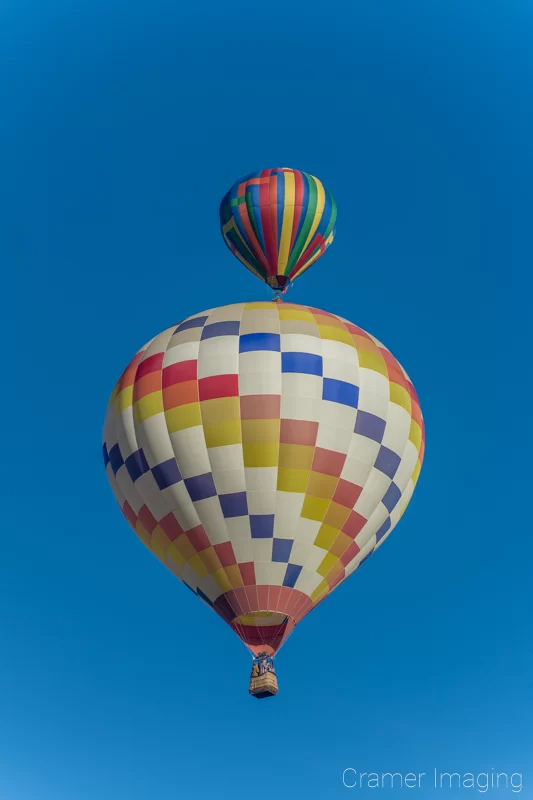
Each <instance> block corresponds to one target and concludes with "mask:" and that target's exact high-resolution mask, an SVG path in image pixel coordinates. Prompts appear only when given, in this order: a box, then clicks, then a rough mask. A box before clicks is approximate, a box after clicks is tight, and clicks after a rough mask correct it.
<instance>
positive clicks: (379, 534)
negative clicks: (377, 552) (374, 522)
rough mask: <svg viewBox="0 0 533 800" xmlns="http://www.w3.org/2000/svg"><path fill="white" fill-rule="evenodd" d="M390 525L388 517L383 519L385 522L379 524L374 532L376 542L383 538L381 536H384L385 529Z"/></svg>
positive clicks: (388, 528) (387, 529)
mask: <svg viewBox="0 0 533 800" xmlns="http://www.w3.org/2000/svg"><path fill="white" fill-rule="evenodd" d="M390 526H391V521H390V517H387V519H386V520H385V522H384V523H383V525H382V526H381V528H380V529H379V531H378V532H377V533H376V544H377V543H378V542H379V540H380V539H383V537H384V536H385V534H386V533H387V531H389V530H390ZM372 552H374V551H372ZM367 558H368V556H367ZM364 560H366V559H364ZM361 563H363V562H361Z"/></svg>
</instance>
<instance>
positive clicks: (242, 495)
mask: <svg viewBox="0 0 533 800" xmlns="http://www.w3.org/2000/svg"><path fill="white" fill-rule="evenodd" d="M218 499H219V500H220V505H221V507H222V513H223V514H224V517H225V518H226V519H229V518H230V517H245V516H247V514H248V502H247V500H246V492H233V493H232V494H220V495H219V496H218Z"/></svg>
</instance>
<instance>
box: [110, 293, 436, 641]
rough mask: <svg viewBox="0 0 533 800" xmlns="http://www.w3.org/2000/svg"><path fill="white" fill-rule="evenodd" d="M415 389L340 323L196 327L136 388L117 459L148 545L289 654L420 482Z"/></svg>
mask: <svg viewBox="0 0 533 800" xmlns="http://www.w3.org/2000/svg"><path fill="white" fill-rule="evenodd" d="M423 449H424V427H423V421H422V415H421V411H420V405H419V402H418V399H417V396H416V392H415V390H414V388H413V385H412V383H411V381H410V380H409V378H408V377H407V375H406V373H405V372H404V370H403V369H402V367H400V365H399V364H398V362H397V361H396V360H395V359H394V357H393V356H392V355H391V353H390V352H389V351H388V350H387V349H386V348H385V347H384V346H383V345H382V344H380V342H378V341H377V340H376V339H375V338H374V337H373V336H371V335H369V334H368V333H365V331H363V330H362V329H361V328H359V327H357V326H356V325H353V324H351V323H349V322H347V321H346V320H343V319H341V318H340V317H337V316H335V315H334V314H328V313H326V312H324V311H320V310H318V309H314V308H308V307H305V306H298V305H293V304H286V303H241V304H237V305H229V306H224V307H222V308H215V309H211V310H210V311H206V312H203V313H200V314H196V315H194V316H192V317H189V318H188V319H186V320H184V321H183V322H181V323H180V324H178V325H173V326H172V327H170V328H168V329H167V330H166V331H163V333H161V334H160V335H159V336H156V337H155V339H153V340H152V341H151V342H150V343H149V344H148V345H146V346H145V347H143V348H142V349H141V350H140V351H139V352H138V353H137V355H136V356H135V357H134V358H133V360H132V361H131V362H130V364H129V365H128V367H127V368H126V370H125V371H124V372H123V374H122V375H121V377H120V379H119V381H118V383H117V385H116V387H115V389H114V391H113V393H112V396H111V400H110V403H109V407H108V411H107V417H106V422H105V426H104V445H103V452H104V461H105V465H106V470H107V475H108V478H109V481H110V483H111V486H112V488H113V491H114V493H115V496H116V499H117V501H118V503H119V505H120V508H121V509H122V512H123V514H124V516H125V517H126V519H127V520H128V522H129V523H130V525H131V526H132V528H133V529H134V531H135V532H136V534H137V536H138V537H139V538H140V539H141V540H142V541H143V542H144V544H145V545H146V546H147V547H148V548H150V550H151V551H152V552H153V553H154V554H155V555H156V556H157V557H158V558H159V559H160V560H161V561H162V562H163V563H164V564H165V565H166V566H167V567H168V569H170V570H171V571H172V572H173V573H174V574H175V575H176V576H177V577H178V578H180V579H181V580H182V581H183V582H184V583H185V584H186V585H187V586H188V587H189V588H190V589H191V590H192V591H193V592H195V593H196V594H197V595H198V597H200V598H201V599H202V600H203V601H204V602H205V603H207V604H208V605H209V606H211V607H212V608H213V609H214V610H215V611H216V612H217V614H219V615H220V616H221V617H222V618H223V619H224V620H225V621H226V622H227V623H228V624H229V625H230V626H231V627H232V628H233V630H234V631H235V632H236V633H237V634H238V635H239V636H240V637H241V639H242V640H243V642H244V643H245V644H246V645H247V647H248V648H249V649H250V650H251V651H252V652H253V653H259V652H268V653H270V654H273V653H275V652H276V651H277V650H278V649H279V647H280V646H281V644H282V643H283V642H284V640H285V639H286V638H287V636H288V634H289V633H290V632H291V630H292V629H293V627H294V625H296V624H297V623H298V622H299V621H300V620H301V619H302V618H303V617H304V616H305V615H306V614H307V613H308V612H309V611H311V610H312V609H313V608H314V607H315V606H316V605H317V604H318V603H319V602H321V601H322V600H323V599H324V598H325V597H326V596H327V595H328V594H329V593H330V592H331V591H332V590H333V589H335V587H336V586H338V585H339V583H341V582H342V581H343V580H344V579H345V578H346V577H348V576H349V575H350V574H351V573H352V572H354V571H355V570H357V569H358V567H359V566H360V565H361V564H362V563H363V561H365V559H366V558H368V556H369V555H370V554H371V553H373V552H374V550H376V549H377V548H378V547H380V546H381V544H383V542H384V541H385V539H386V538H387V536H388V535H389V533H390V532H391V531H392V529H393V528H394V526H395V525H396V523H397V522H398V520H399V519H400V517H401V515H402V513H403V511H404V510H405V507H406V506H407V503H408V502H409V499H410V497H411V494H412V492H413V489H414V486H415V484H416V481H417V478H418V474H419V471H420V467H421V463H422V458H423Z"/></svg>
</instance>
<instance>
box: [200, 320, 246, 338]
mask: <svg viewBox="0 0 533 800" xmlns="http://www.w3.org/2000/svg"><path fill="white" fill-rule="evenodd" d="M240 327H241V323H240V322H239V321H238V320H235V321H230V322H212V323H211V325H206V326H205V328H204V329H203V331H202V341H203V340H204V339H213V338H214V337H215V336H238V335H239V330H240Z"/></svg>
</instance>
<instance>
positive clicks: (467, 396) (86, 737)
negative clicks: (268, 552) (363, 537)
mask: <svg viewBox="0 0 533 800" xmlns="http://www.w3.org/2000/svg"><path fill="white" fill-rule="evenodd" d="M532 25H533V10H532V7H531V4H530V3H528V2H525V1H524V2H520V0H508V1H507V2H506V3H505V4H504V3H502V2H496V0H470V2H464V1H463V0H433V2H430V0H427V1H426V2H424V1H423V0H405V2H398V0H372V2H363V1H362V0H361V1H360V2H359V1H357V2H354V0H344V1H343V2H340V1H339V0H333V2H328V3H323V4H318V3H316V4H315V3H313V2H307V0H290V1H289V2H287V0H283V2H282V0H272V2H268V3H266V4H265V3H260V4H256V3H253V2H243V0H236V1H235V2H232V3H226V2H217V1H216V0H207V2H205V3H203V4H194V3H191V4H187V7H185V4H184V3H180V2H176V1H175V0H172V1H171V0H151V2H150V3H148V2H146V3H140V2H131V1H130V0H129V1H128V2H126V0H92V2H83V1H82V2H75V3H72V2H70V0H68V2H67V0H61V1H60V0H50V2H42V0H39V2H36V1H34V2H29V1H28V0H4V2H3V3H2V4H1V9H0V70H1V73H2V82H1V87H0V101H1V112H2V123H1V127H0V159H1V162H2V167H1V186H2V189H1V191H0V212H1V216H0V219H1V223H0V225H1V237H0V240H1V243H0V253H1V257H2V266H3V274H4V302H3V311H2V326H3V327H4V342H3V350H4V370H3V375H2V379H3V383H4V388H3V397H4V399H5V400H6V405H5V410H4V412H3V414H2V428H3V430H2V450H3V454H4V456H3V459H2V468H3V477H2V487H3V490H4V499H3V502H2V512H3V513H2V517H3V525H2V536H1V551H2V552H1V559H0V601H1V608H2V613H1V615H0V637H1V643H2V658H1V662H0V708H1V710H0V796H1V797H2V798H6V800H48V798H50V800H95V799H96V800H122V799H123V798H124V800H175V799H177V798H179V799H181V798H185V800H188V798H194V800H204V798H205V800H208V799H209V800H210V798H221V799H222V800H225V798H231V800H241V798H242V799H244V798H248V797H250V796H254V797H256V796H261V797H262V796H263V795H265V796H268V797H276V798H281V799H282V800H288V798H303V799H304V800H318V799H319V798H320V799H322V798H327V799H328V800H329V798H332V799H333V800H334V798H337V797H338V798H341V797H357V796H359V795H361V794H365V795H367V794H368V795H372V796H373V795H375V794H376V790H374V791H373V792H372V790H371V789H367V790H365V789H363V790H350V791H349V790H347V789H345V788H343V786H342V782H341V773H342V771H343V769H345V768H347V767H354V768H355V769H357V770H362V771H373V770H377V771H389V770H397V771H401V772H404V773H405V772H409V771H410V770H421V771H430V770H431V769H433V767H437V768H438V769H440V770H459V771H462V772H464V771H475V772H479V771H483V770H490V769H491V768H492V767H493V768H495V769H499V770H508V771H511V772H512V771H522V772H524V773H525V777H524V784H525V788H524V791H523V792H522V796H524V797H530V798H531V797H533V788H532V785H533V756H532V753H533V736H532V725H531V722H532V711H533V693H532V686H531V683H532V682H531V674H533V653H532V644H531V643H532V638H533V637H532V624H531V618H532V611H533V608H532V605H533V601H532V590H531V569H532V568H531V565H532V560H533V539H532V525H531V512H530V508H529V504H530V500H528V499H527V498H528V497H529V498H531V496H532V493H531V483H530V480H531V464H532V461H531V452H532V441H531V327H530V323H529V322H528V316H530V314H531V289H532V281H531V277H530V270H531V257H532V255H531V250H532V238H531V209H532V191H531V186H532V184H533V156H532V149H531V142H532V141H533V113H532V110H531V109H532V106H531V97H532V94H531V92H532V86H533V51H532V49H531V30H532ZM269 166H291V167H296V168H300V169H304V170H306V171H309V172H311V173H313V174H316V175H317V176H319V177H320V178H321V180H322V181H323V182H324V183H325V184H326V185H327V186H328V188H329V189H330V190H331V192H332V193H333V194H334V195H335V197H336V199H337V202H338V207H339V220H338V226H337V239H336V241H335V243H334V245H333V246H332V248H331V249H330V250H329V252H328V254H327V255H326V257H325V258H324V259H323V260H322V261H321V262H320V263H319V265H317V266H315V267H314V268H313V269H312V270H310V271H309V272H308V273H307V275H306V276H305V277H303V278H302V279H301V280H300V281H299V282H298V283H297V284H296V285H295V287H294V288H293V289H292V291H291V299H292V300H293V301H294V302H300V303H303V304H309V305H314V306H319V307H322V308H324V309H326V310H329V311H333V312H335V313H338V314H340V315H341V316H343V317H347V318H349V319H350V320H352V321H353V322H355V323H357V324H358V325H361V326H362V327H363V328H365V329H367V330H369V331H370V332H371V333H373V334H374V335H375V336H377V337H378V338H379V339H380V340H381V341H383V342H384V343H385V344H386V345H387V346H388V347H389V348H390V349H391V350H392V351H393V353H394V354H395V355H396V356H397V358H398V359H399V360H400V361H401V363H402V364H403V365H404V367H405V368H406V369H407V371H408V372H409V374H410V376H411V378H412V379H413V381H414V383H415V386H416V387H417V390H418V393H419V396H420V399H421V403H422V408H423V411H424V414H425V419H426V426H427V451H426V461H425V464H424V468H423V470H422V475H421V479H420V481H419V484H418V487H417V489H416V492H415V497H414V500H413V502H412V504H411V506H410V507H409V509H408V512H407V513H406V515H405V516H404V518H403V519H402V521H401V523H400V524H399V526H398V528H397V529H396V531H395V532H394V534H393V535H392V536H391V537H390V539H389V540H388V541H387V543H386V546H384V547H383V548H382V549H380V550H379V552H378V553H377V554H376V555H375V556H374V558H372V559H370V561H369V562H368V563H367V564H365V566H364V567H363V569H362V570H361V571H360V572H358V573H357V574H356V575H354V576H353V577H352V579H350V580H348V581H347V582H346V583H345V584H344V585H343V586H342V587H341V588H340V589H339V590H338V591H336V592H335V593H334V595H332V596H331V597H330V598H329V599H328V600H327V601H326V602H325V603H323V604H322V605H321V606H320V607H319V609H317V611H316V612H314V613H313V614H312V615H311V617H310V618H309V619H307V620H305V621H304V622H303V624H302V625H300V626H299V628H298V629H297V631H296V632H295V633H294V635H293V636H292V637H291V639H290V641H289V643H288V644H287V645H286V647H285V648H284V649H283V651H282V653H281V655H280V656H279V658H278V660H277V666H278V673H279V680H280V694H279V696H278V697H277V698H276V699H274V700H271V701H264V702H260V703H258V702H257V701H255V700H253V699H251V698H250V697H249V696H248V694H247V684H248V674H249V666H250V662H249V657H248V655H247V653H246V651H245V649H244V648H243V646H242V644H241V643H240V642H239V641H238V640H237V638H236V637H235V636H233V635H232V634H231V632H230V631H229V629H227V628H226V626H225V625H224V623H222V622H221V620H220V619H219V618H218V617H216V616H215V615H214V614H212V613H211V612H210V611H209V610H208V609H207V608H206V607H204V606H203V605H202V604H201V603H200V602H199V601H198V600H197V599H195V598H194V596H193V595H192V594H191V593H190V592H188V591H187V590H186V589H185V588H184V587H183V586H182V585H180V584H179V582H178V581H176V579H175V578H174V577H173V576H172V575H171V574H170V573H169V572H167V571H165V570H164V568H163V567H162V566H161V565H160V564H159V563H158V562H157V561H156V560H155V559H154V558H153V557H151V556H150V554H149V553H148V552H147V551H146V550H145V549H144V547H143V546H142V545H141V543H140V542H138V541H137V540H136V538H135V536H134V535H133V534H132V532H131V531H130V529H129V528H128V526H127V524H126V523H125V521H124V520H123V518H122V515H121V514H120V511H119V509H118V508H117V507H116V504H115V501H114V498H113V497H112V494H111V492H110V490H109V487H108V485H107V481H106V478H105V474H104V470H103V466H102V460H101V450H100V443H101V439H100V436H101V426H102V423H103V418H104V411H105V406H106V403H107V398H108V394H109V392H110V391H111V389H112V387H113V385H114V382H115V380H116V378H117V376H118V375H119V373H120V371H121V370H122V368H123V366H124V365H125V364H126V362H127V361H128V360H129V358H130V357H131V356H132V354H133V353H134V352H135V351H136V349H137V348H138V347H140V346H141V345H142V344H143V343H144V342H145V341H147V340H148V339H150V338H151V337H152V336H154V335H155V334H156V333H158V332H159V331H160V330H162V329H164V328H165V327H167V326H169V325H170V324H172V323H173V322H175V321H177V320H179V319H181V318H183V317H184V316H187V315H189V314H193V313H195V312H198V311H201V310H202V309H205V308H209V307H212V306H218V305H223V304H224V303H228V302H239V301H243V300H252V299H261V298H266V297H268V294H269V293H268V290H267V289H266V288H265V287H262V285H261V284H260V283H259V282H258V281H257V280H256V279H255V278H254V277H253V276H252V275H251V274H249V273H248V272H246V271H245V270H244V268H242V267H240V266H239V265H238V264H237V262H235V261H234V260H233V259H232V257H231V255H230V254H229V252H228V251H227V249H226V247H225V246H224V244H223V242H222V239H221V237H220V233H219V230H218V219H217V213H218V203H219V200H220V198H221V196H222V194H223V193H224V192H225V191H226V189H227V188H228V187H229V186H230V185H231V184H232V182H233V181H234V180H235V179H236V178H238V177H240V176H241V175H243V174H246V173H249V172H251V171H254V170H258V169H262V168H264V167H269ZM6 278H7V280H6ZM6 284H7V285H6ZM12 376H14V377H15V380H14V383H15V385H14V386H13V378H12ZM406 791H407V790H404V794H405V792H406ZM377 794H378V796H379V797H381V796H384V797H385V796H393V795H394V796H396V795H397V794H398V792H397V791H395V792H390V791H387V790H381V791H380V792H378V793H377ZM415 794H417V796H418V797H419V798H421V800H426V798H427V797H431V796H432V794H435V792H434V791H433V792H431V791H429V790H428V792H427V793H420V792H418V793H416V792H415ZM441 794H443V793H441ZM465 794H466V796H468V791H466V790H463V791H461V792H453V791H452V792H450V791H448V792H446V793H444V796H446V797H454V798H460V797H463V796H465ZM472 794H474V792H472V791H471V792H470V795H472ZM496 794H497V795H498V796H501V795H502V794H503V795H504V796H509V797H511V796H514V795H511V793H510V792H502V791H501V790H500V792H498V793H496ZM436 796H439V794H438V793H437V794H436Z"/></svg>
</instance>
